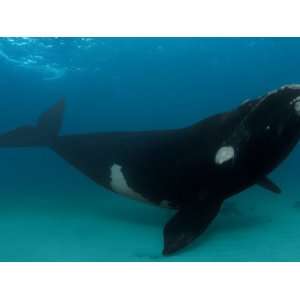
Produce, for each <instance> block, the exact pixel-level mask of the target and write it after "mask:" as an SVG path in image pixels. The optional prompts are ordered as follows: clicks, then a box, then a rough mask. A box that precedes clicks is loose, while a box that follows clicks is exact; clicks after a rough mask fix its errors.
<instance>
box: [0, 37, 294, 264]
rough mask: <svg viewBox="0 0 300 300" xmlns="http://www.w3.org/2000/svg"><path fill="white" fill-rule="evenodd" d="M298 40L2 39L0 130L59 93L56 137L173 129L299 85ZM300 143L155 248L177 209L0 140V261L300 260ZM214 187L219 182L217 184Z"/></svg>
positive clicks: (46, 153) (30, 117)
mask: <svg viewBox="0 0 300 300" xmlns="http://www.w3.org/2000/svg"><path fill="white" fill-rule="evenodd" d="M299 53H300V39H298V38H0V116H1V117H0V133H2V132H3V133H4V132H5V131H7V130H10V129H12V128H15V127H17V126H20V125H25V124H28V123H34V122H35V121H36V119H37V118H38V116H39V115H40V113H42V112H44V111H45V110H46V109H48V108H49V107H50V106H51V105H53V104H54V103H55V102H56V101H57V100H58V99H60V98H61V97H64V98H65V99H66V102H67V109H66V113H65V117H64V125H63V130H62V132H61V133H62V134H66V133H86V132H95V131H113V130H151V129H169V128H178V127H183V126H187V125H190V124H192V123H194V122H197V121H199V120H200V119H202V118H205V117H207V116H209V115H212V114H216V113H218V112H222V111H226V110H230V109H232V108H233V107H235V106H237V105H239V104H240V103H241V102H242V101H244V100H245V99H247V98H256V97H258V96H261V95H264V94H266V93H267V92H268V91H270V90H273V89H276V88H278V87H280V86H281V85H284V84H289V83H300V55H299ZM299 165H300V147H298V148H296V150H294V151H293V152H292V154H291V155H290V156H289V158H288V159H287V160H286V161H285V162H284V163H283V164H281V165H280V166H279V168H278V169H276V170H275V172H273V173H272V174H271V178H272V179H273V180H274V181H275V182H276V183H277V184H278V185H279V186H280V187H281V189H282V191H283V192H282V194H281V195H279V196H278V195H274V194H272V193H270V192H268V191H266V190H263V189H261V188H260V187H256V186H255V187H253V188H251V189H248V190H246V191H244V192H243V193H241V194H239V195H236V196H235V197H232V198H230V199H228V200H227V201H225V204H224V206H223V208H222V211H221V213H220V214H219V216H218V217H217V218H216V219H215V220H214V221H213V223H212V224H211V226H210V227H209V229H208V230H207V231H206V232H205V233H204V234H203V235H202V236H201V237H200V238H198V239H197V241H196V242H195V243H193V245H192V246H190V247H188V248H187V249H185V250H184V251H181V252H180V253H177V254H176V255H173V256H171V257H162V256H161V250H162V247H163V240H162V230H163V226H164V224H165V223H166V222H167V220H168V219H169V218H170V217H171V216H172V215H173V214H174V212H173V211H171V210H168V209H163V208H159V207H154V206H150V205H145V204H143V203H139V202H137V201H133V200H131V199H128V198H125V197H123V196H120V195H116V194H113V193H111V192H109V191H107V190H104V189H103V188H102V187H100V186H97V185H96V184H95V183H94V182H92V181H91V180H90V179H88V178H87V177H85V176H84V175H83V174H81V173H80V172H78V171H77V170H75V169H74V168H73V167H72V166H70V165H69V164H68V163H67V162H65V161H63V159H62V158H61V157H59V156H57V155H56V154H55V153H54V152H52V151H51V150H49V149H47V148H20V149H0V261H300V197H299V195H300V184H299V182H300V170H299ZM216 188H217V183H216Z"/></svg>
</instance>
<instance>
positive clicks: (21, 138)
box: [0, 99, 65, 147]
mask: <svg viewBox="0 0 300 300" xmlns="http://www.w3.org/2000/svg"><path fill="white" fill-rule="evenodd" d="M64 109H65V101H64V99H62V100H60V101H58V102H57V103H56V104H55V105H53V106H52V107H51V108H50V109H49V110H47V111H46V112H44V113H43V114H42V115H41V116H40V117H39V119H38V121H37V124H36V126H31V125H28V126H22V127H18V128H16V129H14V130H11V131H8V132H6V133H4V134H0V147H33V146H48V145H50V144H51V142H52V141H53V139H55V137H57V135H58V134H59V131H60V128H61V126H62V119H63V113H64Z"/></svg>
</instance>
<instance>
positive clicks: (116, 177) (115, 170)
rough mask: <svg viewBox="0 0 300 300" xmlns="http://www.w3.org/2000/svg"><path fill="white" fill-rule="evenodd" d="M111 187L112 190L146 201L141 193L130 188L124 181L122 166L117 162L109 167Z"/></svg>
mask: <svg viewBox="0 0 300 300" xmlns="http://www.w3.org/2000/svg"><path fill="white" fill-rule="evenodd" d="M110 178H111V183H110V185H111V188H112V190H113V191H114V192H116V193H119V194H122V195H125V196H128V197H131V198H134V199H137V200H141V201H145V202H147V199H145V198H144V197H143V196H142V195H141V194H139V193H137V192H135V191H134V190H133V189H131V188H130V187H129V186H128V184H127V181H126V178H125V176H124V174H123V173H122V167H121V166H120V165H118V164H114V165H112V167H111V169H110Z"/></svg>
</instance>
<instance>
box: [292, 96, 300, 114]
mask: <svg viewBox="0 0 300 300" xmlns="http://www.w3.org/2000/svg"><path fill="white" fill-rule="evenodd" d="M290 105H293V106H294V109H295V112H296V113H297V115H299V116H300V96H298V97H296V98H295V99H293V100H292V101H291V102H290Z"/></svg>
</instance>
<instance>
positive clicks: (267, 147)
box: [0, 85, 300, 254]
mask: <svg viewBox="0 0 300 300" xmlns="http://www.w3.org/2000/svg"><path fill="white" fill-rule="evenodd" d="M63 110H64V102H63V101H60V102H58V103H57V104H56V105H55V106H54V107H52V108H51V109H50V110H48V111H47V112H46V113H44V114H43V115H42V116H41V117H40V119H39V120H38V124H37V126H25V127H20V128H17V129H15V130H13V131H10V132H8V133H6V134H3V135H1V136H0V147H23V146H47V147H50V148H51V149H53V150H54V151H55V152H56V153H58V154H59V155H60V156H62V157H63V158H64V159H65V160H66V161H68V162H69V163H70V164H72V165H73V166H74V167H76V168H77V169H79V170H80V171H81V172H82V173H84V174H85V175H87V176H88V177H90V178H91V179H92V180H93V181H95V182H96V183H98V184H100V185H102V186H104V187H106V188H108V189H110V190H112V191H115V192H118V193H121V194H125V195H127V196H130V197H134V198H138V199H140V200H143V201H147V202H150V203H153V204H157V205H160V206H165V207H169V208H174V209H176V210H177V213H176V214H175V215H174V217H173V218H172V219H171V220H170V221H169V222H168V224H167V225H166V227H165V229H164V243H165V247H164V251H163V253H164V254H171V253H173V252H175V251H177V250H179V249H181V248H183V247H184V246H186V245H188V244H189V243H190V242H192V241H193V240H194V239H195V238H196V237H198V236H199V235H200V234H201V233H202V232H203V231H204V230H205V229H206V228H207V226H208V225H209V224H210V222H211V221H212V220H213V219H214V217H215V216H216V215H217V214H218V212H219V209H220V207H221V205H222V203H223V201H224V200H225V199H226V198H228V197H230V196H232V195H234V194H236V193H239V192H241V191H242V190H244V189H246V188H248V187H250V186H252V185H254V184H260V185H261V186H263V187H265V188H267V189H269V190H271V191H273V192H276V193H278V192H280V190H279V188H278V187H277V186H276V185H275V184H274V183H272V182H271V181H270V180H269V179H267V177H266V176H267V175H268V173H270V172H271V171H272V170H273V169H274V168H275V167H276V166H277V165H278V164H279V163H280V162H281V161H282V160H283V159H285V158H286V157H287V155H288V154H289V152H290V151H291V150H292V149H293V147H294V146H295V145H296V143H297V142H298V139H299V137H300V116H299V115H300V86H299V85H290V86H285V87H282V88H280V89H279V90H277V91H274V92H271V93H269V94H267V95H266V96H264V97H260V98H258V99H255V100H251V101H248V102H246V103H244V104H242V105H240V106H239V107H238V108H236V109H234V110H232V111H229V112H225V113H221V114H218V115H215V116H212V117H209V118H207V119H205V120H202V121H200V122H199V123H197V124H194V125H192V126H190V127H186V128H182V129H175V130H165V131H147V132H112V133H109V132H107V133H92V134H78V135H76V134H74V135H65V136H59V129H60V127H61V123H62V116H63Z"/></svg>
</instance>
